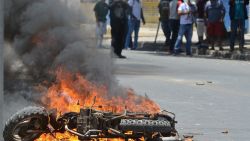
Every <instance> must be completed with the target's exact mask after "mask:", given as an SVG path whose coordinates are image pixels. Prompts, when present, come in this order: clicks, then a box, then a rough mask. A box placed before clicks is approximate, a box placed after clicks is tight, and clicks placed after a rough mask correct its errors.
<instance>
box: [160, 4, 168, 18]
mask: <svg viewBox="0 0 250 141" xmlns="http://www.w3.org/2000/svg"><path fill="white" fill-rule="evenodd" d="M169 10H170V6H169V1H168V0H162V1H161V2H160V15H161V19H168V18H169Z"/></svg>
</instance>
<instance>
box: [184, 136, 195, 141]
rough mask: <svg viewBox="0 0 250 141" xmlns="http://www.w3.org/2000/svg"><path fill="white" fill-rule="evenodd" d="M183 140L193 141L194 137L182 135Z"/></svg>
mask: <svg viewBox="0 0 250 141" xmlns="http://www.w3.org/2000/svg"><path fill="white" fill-rule="evenodd" d="M183 137H184V140H183V141H193V138H194V136H193V135H183Z"/></svg>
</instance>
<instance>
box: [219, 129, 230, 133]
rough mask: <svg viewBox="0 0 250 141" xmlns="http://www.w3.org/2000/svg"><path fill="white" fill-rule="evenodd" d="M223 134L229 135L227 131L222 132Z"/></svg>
mask: <svg viewBox="0 0 250 141" xmlns="http://www.w3.org/2000/svg"><path fill="white" fill-rule="evenodd" d="M221 133H223V134H228V133H229V131H228V130H227V129H226V130H225V131H223V132H221Z"/></svg>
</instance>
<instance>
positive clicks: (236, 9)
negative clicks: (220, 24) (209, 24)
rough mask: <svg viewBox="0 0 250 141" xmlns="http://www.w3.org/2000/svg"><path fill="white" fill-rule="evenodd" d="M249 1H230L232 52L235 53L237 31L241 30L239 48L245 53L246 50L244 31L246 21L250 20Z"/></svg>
mask: <svg viewBox="0 0 250 141" xmlns="http://www.w3.org/2000/svg"><path fill="white" fill-rule="evenodd" d="M248 4H249V0H230V1H229V6H230V8H229V16H230V19H231V37H230V50H231V51H234V42H235V38H236V33H237V29H239V40H240V41H239V48H240V51H243V48H244V29H245V19H248V15H247V9H246V6H247V5H248Z"/></svg>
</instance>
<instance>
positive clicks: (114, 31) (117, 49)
mask: <svg viewBox="0 0 250 141" xmlns="http://www.w3.org/2000/svg"><path fill="white" fill-rule="evenodd" d="M129 12H130V7H129V5H128V4H127V3H126V2H124V1H122V0H114V1H113V2H112V3H111V5H110V25H111V36H112V41H111V45H112V47H113V48H114V53H115V54H116V55H117V56H118V57H119V58H126V56H123V55H122V49H123V48H124V44H125V39H126V34H127V33H126V28H127V22H128V14H129Z"/></svg>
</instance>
